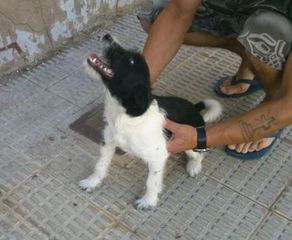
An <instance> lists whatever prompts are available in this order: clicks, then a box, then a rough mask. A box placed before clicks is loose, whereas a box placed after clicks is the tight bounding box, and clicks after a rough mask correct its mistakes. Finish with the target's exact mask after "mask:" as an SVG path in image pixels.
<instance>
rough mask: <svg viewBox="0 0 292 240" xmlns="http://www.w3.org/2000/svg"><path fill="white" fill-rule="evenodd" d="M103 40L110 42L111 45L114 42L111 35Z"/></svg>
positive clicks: (105, 36)
mask: <svg viewBox="0 0 292 240" xmlns="http://www.w3.org/2000/svg"><path fill="white" fill-rule="evenodd" d="M102 40H105V41H107V42H110V43H112V42H113V41H114V39H113V37H112V36H111V35H110V34H109V33H107V34H106V35H104V36H103V38H102Z"/></svg>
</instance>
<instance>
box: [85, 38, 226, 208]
mask: <svg viewBox="0 0 292 240" xmlns="http://www.w3.org/2000/svg"><path fill="white" fill-rule="evenodd" d="M103 41H105V42H106V43H107V45H108V46H107V47H106V48H105V51H104V55H103V57H98V56H97V55H96V54H91V55H90V56H89V57H88V59H87V64H86V65H87V70H88V73H89V74H90V75H91V76H92V77H93V78H95V79H100V78H101V79H102V81H103V83H104V85H105V87H106V96H105V102H104V105H105V110H104V118H105V121H106V126H105V129H104V145H103V146H101V149H100V151H101V152H100V154H101V155H100V158H99V160H98V161H97V163H96V166H95V170H94V173H93V174H92V175H90V176H89V177H88V178H87V179H84V180H82V181H80V183H79V186H80V187H81V188H82V189H84V190H86V191H88V192H91V191H92V190H93V189H94V188H95V187H96V186H97V185H99V184H100V183H101V182H102V180H103V179H104V178H105V177H106V174H107V170H108V167H109V165H110V163H111V159H112V157H113V155H114V152H115V149H116V147H119V148H121V149H123V150H124V151H125V152H127V153H130V154H133V155H135V156H137V157H139V158H141V159H143V160H144V162H145V163H147V164H148V168H149V173H148V179H147V183H146V185H147V186H146V193H145V195H144V196H143V197H142V198H140V199H138V200H137V201H136V207H137V208H138V209H146V208H150V207H153V206H156V204H157V201H158V194H159V192H161V190H162V181H163V172H164V168H165V164H166V160H167V159H168V157H169V153H168V152H167V149H166V142H167V134H166V131H165V130H164V127H163V126H164V123H165V118H166V117H167V118H169V119H171V120H173V121H175V122H178V123H183V124H188V125H191V126H193V127H199V126H202V125H204V124H205V122H210V121H214V120H215V119H216V118H218V117H219V116H220V115H221V113H222V108H221V105H220V104H219V102H217V101H215V100H204V101H202V102H199V103H197V104H192V103H190V102H189V101H187V100H184V99H182V98H178V97H162V96H154V95H153V94H152V93H151V88H150V78H149V69H148V66H147V64H146V61H145V59H144V57H143V56H142V55H141V54H140V53H138V52H134V51H130V50H126V49H124V48H123V47H121V45H120V44H119V43H118V42H117V41H116V40H114V39H113V38H112V37H111V36H110V35H109V34H107V35H105V36H104V37H103ZM203 109H205V110H206V112H205V114H204V115H203V116H201V115H200V111H201V110H203ZM186 154H187V156H188V163H187V172H188V173H189V174H190V176H192V177H193V176H194V175H195V174H198V173H199V172H200V171H201V161H202V159H203V154H202V153H197V152H194V151H191V150H190V151H186Z"/></svg>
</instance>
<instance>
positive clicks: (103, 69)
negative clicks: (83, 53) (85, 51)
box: [87, 53, 114, 79]
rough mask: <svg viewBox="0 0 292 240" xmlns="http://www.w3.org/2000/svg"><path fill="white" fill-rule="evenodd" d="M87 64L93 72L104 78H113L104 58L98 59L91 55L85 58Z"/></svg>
mask: <svg viewBox="0 0 292 240" xmlns="http://www.w3.org/2000/svg"><path fill="white" fill-rule="evenodd" d="M87 62H88V64H89V65H90V66H91V67H92V68H93V69H94V70H96V71H97V72H99V73H100V74H101V75H103V76H104V77H106V78H109V79H111V78H112V77H113V76H114V73H113V71H112V69H111V68H110V66H109V65H108V63H107V61H106V59H105V58H104V57H98V56H97V55H96V54H95V53H92V54H90V56H89V57H88V58H87Z"/></svg>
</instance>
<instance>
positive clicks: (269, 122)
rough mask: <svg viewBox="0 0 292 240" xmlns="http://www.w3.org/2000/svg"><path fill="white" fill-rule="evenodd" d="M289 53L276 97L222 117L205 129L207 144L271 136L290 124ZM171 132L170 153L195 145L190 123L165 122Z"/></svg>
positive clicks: (291, 81)
mask: <svg viewBox="0 0 292 240" xmlns="http://www.w3.org/2000/svg"><path fill="white" fill-rule="evenodd" d="M291 109H292V54H290V56H289V58H288V60H287V63H286V66H285V70H284V74H283V78H282V84H281V88H280V90H279V94H278V97H277V98H274V99H272V100H270V101H268V102H265V103H262V104H260V105H258V106H257V107H256V108H254V109H252V110H251V111H248V112H246V113H243V114H241V115H238V116H236V117H233V118H230V119H227V120H224V121H222V122H220V123H218V124H215V125H213V126H211V127H208V128H207V129H206V133H207V144H208V147H217V146H222V145H230V144H238V143H244V142H251V141H255V140H258V139H261V138H265V137H270V136H271V135H272V134H273V133H274V132H275V131H277V130H279V129H281V128H283V127H286V126H288V125H290V124H292V110H291ZM165 127H166V128H167V129H169V130H170V131H171V132H173V133H174V134H173V138H172V139H171V140H170V141H169V142H168V151H169V152H170V153H171V154H174V153H177V152H182V151H185V150H188V149H192V148H194V147H196V144H197V143H196V130H195V128H192V127H191V126H186V125H180V124H176V123H174V122H171V121H167V122H166V126H165Z"/></svg>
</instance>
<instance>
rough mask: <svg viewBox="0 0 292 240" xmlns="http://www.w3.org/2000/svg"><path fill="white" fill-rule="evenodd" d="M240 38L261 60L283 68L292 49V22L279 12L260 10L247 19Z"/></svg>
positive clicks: (274, 66)
mask: <svg viewBox="0 0 292 240" xmlns="http://www.w3.org/2000/svg"><path fill="white" fill-rule="evenodd" d="M238 40H239V41H240V42H241V43H242V44H243V46H244V47H245V48H246V50H247V51H248V52H250V53H251V54H252V55H253V56H255V57H256V58H257V59H259V60H260V61H261V62H263V63H265V64H267V65H269V66H271V67H273V68H276V69H278V70H282V69H283V67H284V65H285V62H286V59H287V57H288V55H289V52H290V51H291V44H292V23H291V22H290V21H289V20H288V19H287V18H286V17H285V16H283V15H281V14H279V13H276V12H273V11H267V10H260V11H257V12H256V13H254V14H252V15H251V16H250V17H249V18H248V19H247V20H246V22H245V24H244V27H243V30H242V32H241V33H240V35H239V36H238Z"/></svg>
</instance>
